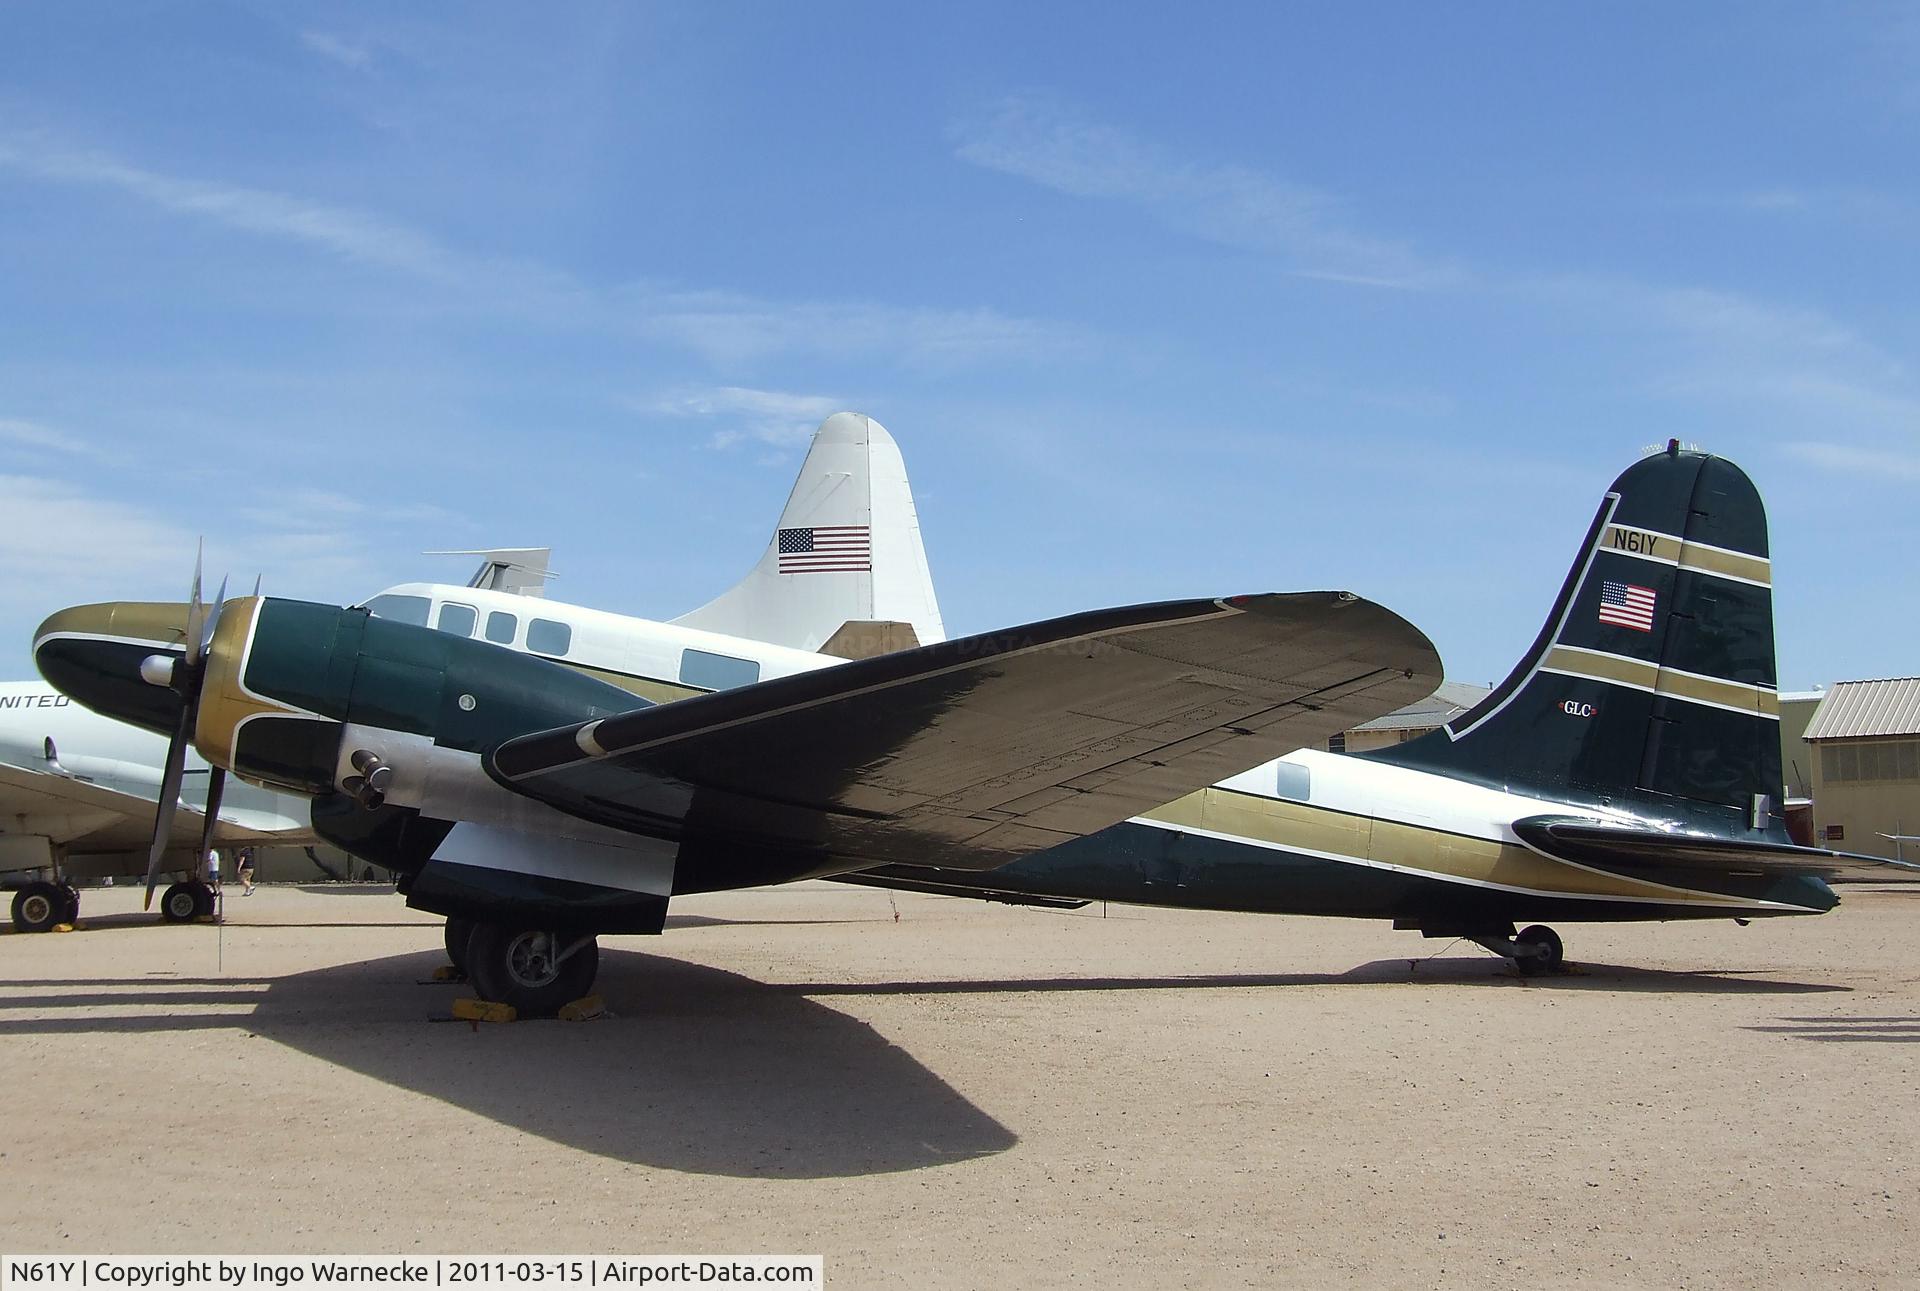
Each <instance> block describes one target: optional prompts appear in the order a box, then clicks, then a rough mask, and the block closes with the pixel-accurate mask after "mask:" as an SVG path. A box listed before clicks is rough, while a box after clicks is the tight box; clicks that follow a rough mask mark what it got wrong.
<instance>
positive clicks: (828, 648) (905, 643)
mask: <svg viewBox="0 0 1920 1291" xmlns="http://www.w3.org/2000/svg"><path fill="white" fill-rule="evenodd" d="M919 644H920V638H919V637H917V636H915V635H914V631H913V624H911V623H899V622H891V621H888V622H881V621H877V620H874V619H848V620H847V621H846V622H845V623H842V624H841V625H840V627H839V629H838V630H837V631H835V632H834V634H833V635H832V636H830V637H828V638H827V643H826V644H825V645H823V646H821V647H820V653H821V654H830V655H832V656H833V657H834V658H836V659H871V658H873V656H875V655H877V654H892V653H893V652H894V651H895V650H911V649H913V648H914V647H915V646H917V645H919Z"/></svg>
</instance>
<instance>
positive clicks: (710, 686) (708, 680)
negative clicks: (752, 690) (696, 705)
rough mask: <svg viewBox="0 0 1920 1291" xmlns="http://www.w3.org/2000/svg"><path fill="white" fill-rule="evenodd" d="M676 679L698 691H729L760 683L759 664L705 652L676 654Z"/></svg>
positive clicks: (688, 651)
mask: <svg viewBox="0 0 1920 1291" xmlns="http://www.w3.org/2000/svg"><path fill="white" fill-rule="evenodd" d="M680 680H681V681H683V682H685V683H686V684H687V685H689V686H698V687H700V689H702V690H732V689H733V688H734V687H735V686H751V685H752V684H753V683H754V682H756V681H759V680H760V665H759V664H758V663H757V662H755V661H754V660H752V659H735V658H734V657H733V656H732V655H725V654H709V653H707V652H706V651H705V650H683V651H681V653H680Z"/></svg>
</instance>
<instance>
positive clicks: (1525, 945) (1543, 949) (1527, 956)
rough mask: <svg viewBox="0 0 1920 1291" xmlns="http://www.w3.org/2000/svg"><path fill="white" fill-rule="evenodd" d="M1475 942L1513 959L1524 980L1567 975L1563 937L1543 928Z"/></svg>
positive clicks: (1529, 929) (1495, 935)
mask: <svg viewBox="0 0 1920 1291" xmlns="http://www.w3.org/2000/svg"><path fill="white" fill-rule="evenodd" d="M1473 940H1475V941H1477V942H1479V943H1480V944H1481V945H1482V946H1485V947H1486V948H1487V949H1488V950H1490V951H1492V952H1493V953H1494V954H1496V955H1504V956H1506V957H1507V958H1508V959H1511V960H1512V961H1513V966H1514V967H1515V968H1517V969H1519V970H1520V973H1521V975H1522V976H1524V977H1539V976H1542V975H1543V974H1546V973H1564V972H1566V971H1567V956H1566V949H1565V947H1563V946H1562V945H1561V944H1560V934H1559V933H1557V932H1555V931H1554V930H1553V929H1551V928H1548V927H1546V926H1545V925H1543V924H1534V925H1533V926H1532V927H1531V928H1524V929H1522V930H1521V931H1520V932H1519V933H1518V934H1515V933H1513V932H1511V931H1508V932H1506V933H1504V934H1503V933H1490V934H1487V935H1484V936H1476V937H1475V938H1474V939H1473Z"/></svg>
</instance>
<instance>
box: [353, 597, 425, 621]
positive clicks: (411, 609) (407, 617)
mask: <svg viewBox="0 0 1920 1291" xmlns="http://www.w3.org/2000/svg"><path fill="white" fill-rule="evenodd" d="M432 604H433V602H431V601H429V600H428V599H427V598H426V597H424V596H398V595H395V594H393V593H391V592H389V593H387V594H386V595H385V596H376V597H374V598H373V599H372V600H370V601H368V602H367V610H368V612H369V613H371V614H373V615H375V616H377V617H379V618H383V619H392V620H393V621H394V622H395V623H411V624H412V625H413V626H414V627H416V628H424V627H425V626H427V610H428V609H429V608H430V607H431V606H432Z"/></svg>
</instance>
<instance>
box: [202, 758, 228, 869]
mask: <svg viewBox="0 0 1920 1291" xmlns="http://www.w3.org/2000/svg"><path fill="white" fill-rule="evenodd" d="M226 792H227V769H226V768H225V767H221V766H216V767H214V768H213V770H212V772H211V773H210V774H209V775H208V776H207V821H206V824H204V825H202V826H201V827H200V855H202V856H205V855H206V854H207V853H208V852H210V851H212V850H213V832H214V830H215V829H217V828H219V825H220V800H221V798H223V797H224V796H225V795H226Z"/></svg>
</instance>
